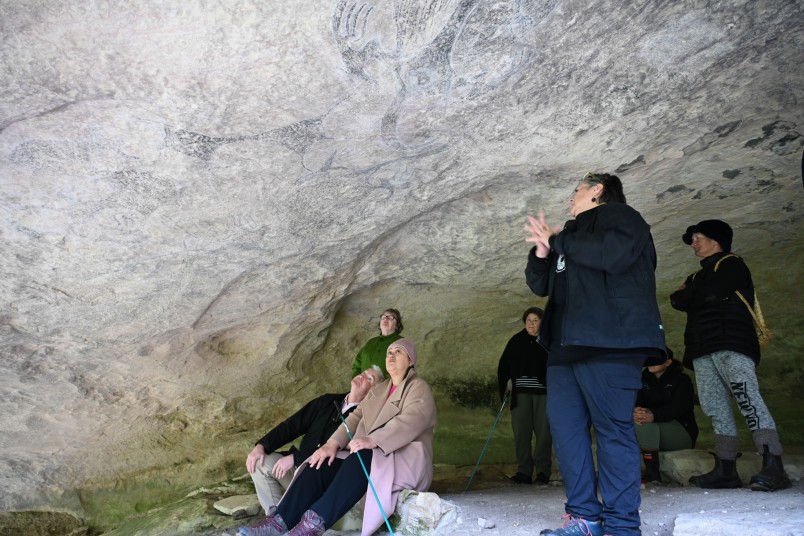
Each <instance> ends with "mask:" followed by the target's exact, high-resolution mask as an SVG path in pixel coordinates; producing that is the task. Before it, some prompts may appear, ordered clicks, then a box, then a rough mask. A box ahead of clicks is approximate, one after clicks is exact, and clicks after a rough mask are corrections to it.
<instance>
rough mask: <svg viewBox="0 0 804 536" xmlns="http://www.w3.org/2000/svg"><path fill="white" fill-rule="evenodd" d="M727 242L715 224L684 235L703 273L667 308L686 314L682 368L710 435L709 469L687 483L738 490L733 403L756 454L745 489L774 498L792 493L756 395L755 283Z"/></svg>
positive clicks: (772, 428)
mask: <svg viewBox="0 0 804 536" xmlns="http://www.w3.org/2000/svg"><path fill="white" fill-rule="evenodd" d="M732 236H733V233H732V230H731V227H730V226H729V225H728V224H727V223H726V222H723V221H720V220H704V221H702V222H700V223H698V224H696V225H691V226H690V227H688V228H687V231H686V232H685V233H684V235H683V236H682V240H683V242H684V243H685V244H688V245H690V246H692V250H693V251H694V252H695V255H696V256H698V257H700V258H701V259H702V260H701V269H700V270H698V271H697V272H695V273H693V274H691V275H689V276H688V277H687V279H686V280H685V281H684V283H683V284H682V285H681V287H680V288H679V289H678V290H677V291H676V292H674V293H673V294H672V295H671V296H670V302H671V304H672V305H673V307H675V308H676V309H678V310H679V311H684V312H686V313H687V327H686V330H685V331H684V345H685V352H684V364H685V365H686V366H687V367H688V368H692V369H694V370H695V381H696V383H697V384H698V398H699V399H700V401H701V409H702V410H703V412H704V413H705V414H706V415H707V416H708V417H710V418H711V419H712V428H713V429H714V432H715V452H714V456H715V468H714V469H713V470H712V471H710V472H709V473H706V474H703V475H698V476H693V477H692V478H690V483H691V484H694V485H696V486H698V487H701V488H739V487H741V486H742V482H741V480H740V477H739V475H738V474H737V457H738V455H739V453H738V440H737V424H736V422H735V419H734V414H733V412H732V398H734V399H735V400H736V401H737V405H738V407H739V409H740V413H742V415H743V417H745V422H746V424H747V425H748V428H749V429H750V430H751V434H752V436H753V439H754V444H755V445H756V448H757V450H758V451H759V452H760V453H761V454H762V470H761V471H760V472H759V473H758V474H756V475H754V476H753V477H751V482H750V486H751V489H752V490H755V491H775V490H778V489H784V488H788V487H790V479H789V478H788V477H787V474H786V473H785V471H784V467H783V465H782V445H781V443H780V441H779V434H778V433H777V432H776V423H775V422H774V420H773V417H772V416H771V414H770V412H769V411H768V407H767V406H766V405H765V402H764V401H763V399H762V395H761V394H760V392H759V382H758V381H757V375H756V367H757V366H758V365H759V358H760V349H759V340H758V338H757V333H756V329H755V327H754V320H753V317H752V315H751V312H750V311H749V306H750V307H753V306H754V283H753V281H752V279H751V272H750V271H749V270H748V266H746V264H745V263H744V262H743V260H742V259H741V258H740V257H738V256H737V255H735V254H733V253H731V241H732ZM738 293H739V295H738ZM740 295H741V296H742V297H743V299H745V300H746V302H747V304H746V303H744V302H743V301H742V300H741V299H740Z"/></svg>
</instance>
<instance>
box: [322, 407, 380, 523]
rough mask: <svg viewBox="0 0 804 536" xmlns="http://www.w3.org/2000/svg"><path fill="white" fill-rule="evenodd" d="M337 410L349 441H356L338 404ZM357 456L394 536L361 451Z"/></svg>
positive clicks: (356, 452)
mask: <svg viewBox="0 0 804 536" xmlns="http://www.w3.org/2000/svg"><path fill="white" fill-rule="evenodd" d="M334 404H335V408H336V409H337V410H338V415H340V417H341V420H342V421H343V427H344V428H346V434H347V435H348V436H349V440H350V441H351V440H352V439H354V438H353V437H352V432H350V431H349V427H348V426H347V425H346V419H344V418H343V413H341V408H340V406H339V405H338V403H337V402H334ZM355 454H357V459H358V461H360V467H362V468H363V474H364V475H366V479H368V483H369V486H371V491H372V492H373V493H374V500H376V501H377V506H379V507H380V513H381V514H382V518H383V519H384V520H385V526H386V527H388V532H390V533H391V536H394V529H392V528H391V523H390V522H389V521H388V516H387V515H385V509H384V508H383V507H382V503H381V502H380V497H379V495H377V490H376V489H374V483H373V482H372V481H371V477H370V476H369V473H368V471H367V470H366V464H365V463H363V458H361V457H360V451H355Z"/></svg>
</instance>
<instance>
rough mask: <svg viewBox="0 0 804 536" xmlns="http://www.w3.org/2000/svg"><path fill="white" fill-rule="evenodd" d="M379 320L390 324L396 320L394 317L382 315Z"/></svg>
mask: <svg viewBox="0 0 804 536" xmlns="http://www.w3.org/2000/svg"><path fill="white" fill-rule="evenodd" d="M380 320H388V321H389V322H390V321H391V320H396V317H395V316H394V315H382V316H381V317H380Z"/></svg>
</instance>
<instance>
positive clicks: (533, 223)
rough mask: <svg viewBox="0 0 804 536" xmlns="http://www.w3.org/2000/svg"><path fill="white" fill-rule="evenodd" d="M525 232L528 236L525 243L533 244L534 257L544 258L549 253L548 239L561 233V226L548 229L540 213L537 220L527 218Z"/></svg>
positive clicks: (542, 214)
mask: <svg viewBox="0 0 804 536" xmlns="http://www.w3.org/2000/svg"><path fill="white" fill-rule="evenodd" d="M525 231H527V232H528V234H529V236H527V237H526V238H525V242H530V243H532V244H535V245H536V256H537V257H541V258H544V257H547V255H548V254H549V253H550V237H551V236H553V235H554V234H558V233H559V232H560V231H561V226H557V227H550V226H549V225H548V224H547V221H545V219H544V212H540V213H539V219H536V218H534V217H533V216H528V222H527V223H526V224H525Z"/></svg>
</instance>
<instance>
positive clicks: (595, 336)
mask: <svg viewBox="0 0 804 536" xmlns="http://www.w3.org/2000/svg"><path fill="white" fill-rule="evenodd" d="M550 245H551V246H552V249H551V250H550V255H549V256H548V257H547V258H546V259H539V258H538V257H536V248H535V247H534V248H533V249H531V251H530V254H529V255H528V266H527V268H526V269H525V275H526V277H527V282H528V286H529V287H530V289H531V290H532V291H533V292H534V293H535V294H536V295H538V296H547V295H552V290H553V289H552V286H553V279H554V275H555V271H556V265H557V261H558V258H559V256H560V255H563V256H564V259H563V260H564V262H565V263H566V277H567V294H566V297H565V302H566V303H565V314H564V317H563V320H562V329H561V332H562V334H563V335H562V340H561V341H558V342H559V344H561V345H562V346H589V347H597V348H612V349H636V348H646V349H653V350H655V352H652V353H653V354H654V355H656V356H659V357H658V358H657V361H659V362H663V361H664V360H665V359H666V357H665V355H666V353H665V342H664V328H663V326H662V319H661V316H660V315H659V306H658V304H657V303H656V276H655V273H654V271H655V269H656V250H655V249H654V246H653V237H652V236H651V234H650V226H649V225H648V224H647V223H646V222H645V220H644V219H643V218H642V216H641V215H640V214H639V212H637V211H636V210H634V209H633V208H631V207H630V206H628V205H626V204H623V203H607V204H604V205H600V206H598V207H595V208H593V209H591V210H587V211H585V212H582V213H581V214H579V215H578V216H577V218H576V219H575V220H574V223H573V222H570V224H569V225H568V226H567V228H565V229H564V230H563V231H561V232H560V233H559V234H557V235H554V236H553V237H551V239H550ZM552 313H553V307H552V304H551V302H550V301H548V302H547V307H546V310H545V312H544V318H543V319H542V325H541V329H540V332H539V339H540V340H541V342H542V344H544V345H545V347H546V348H547V349H548V350H549V351H551V352H552V347H551V344H552V341H550V329H549V326H550V322H551V315H552ZM551 359H552V355H551Z"/></svg>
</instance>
